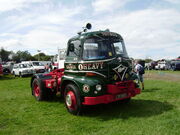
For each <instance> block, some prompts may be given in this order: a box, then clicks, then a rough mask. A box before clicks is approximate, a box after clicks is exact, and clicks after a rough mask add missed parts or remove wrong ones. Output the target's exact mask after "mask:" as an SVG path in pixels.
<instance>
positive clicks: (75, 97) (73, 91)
mask: <svg viewBox="0 0 180 135" xmlns="http://www.w3.org/2000/svg"><path fill="white" fill-rule="evenodd" d="M64 100H65V106H66V108H67V110H68V112H70V113H71V114H74V115H80V113H81V111H82V104H81V99H80V93H79V91H78V88H77V86H75V85H74V84H68V85H67V86H66V87H65V91H64Z"/></svg>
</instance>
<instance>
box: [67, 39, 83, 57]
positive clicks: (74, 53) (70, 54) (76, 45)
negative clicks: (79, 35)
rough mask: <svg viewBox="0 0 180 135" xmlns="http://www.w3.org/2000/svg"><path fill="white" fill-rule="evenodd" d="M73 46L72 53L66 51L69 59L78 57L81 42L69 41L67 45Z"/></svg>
mask: <svg viewBox="0 0 180 135" xmlns="http://www.w3.org/2000/svg"><path fill="white" fill-rule="evenodd" d="M70 44H73V45H74V51H70V49H69V50H68V54H67V56H71V57H77V56H79V55H80V49H81V42H80V41H79V40H74V41H71V42H70V43H69V45H70Z"/></svg>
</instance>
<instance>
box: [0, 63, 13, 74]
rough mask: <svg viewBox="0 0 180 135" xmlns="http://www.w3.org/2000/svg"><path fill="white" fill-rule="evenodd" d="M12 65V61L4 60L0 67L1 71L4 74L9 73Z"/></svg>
mask: <svg viewBox="0 0 180 135" xmlns="http://www.w3.org/2000/svg"><path fill="white" fill-rule="evenodd" d="M13 66H14V62H5V63H3V64H2V68H3V73H4V74H9V73H11V71H12V69H13Z"/></svg>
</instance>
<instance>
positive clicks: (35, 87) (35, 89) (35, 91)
mask: <svg viewBox="0 0 180 135" xmlns="http://www.w3.org/2000/svg"><path fill="white" fill-rule="evenodd" d="M34 94H35V96H36V97H38V96H39V94H40V88H39V86H38V84H37V82H35V83H34Z"/></svg>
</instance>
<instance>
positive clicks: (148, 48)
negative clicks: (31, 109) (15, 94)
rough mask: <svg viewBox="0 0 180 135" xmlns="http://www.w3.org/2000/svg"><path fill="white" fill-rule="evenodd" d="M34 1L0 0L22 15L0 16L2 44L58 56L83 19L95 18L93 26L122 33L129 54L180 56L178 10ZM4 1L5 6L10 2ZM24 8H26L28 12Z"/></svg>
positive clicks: (106, 0)
mask: <svg viewBox="0 0 180 135" xmlns="http://www.w3.org/2000/svg"><path fill="white" fill-rule="evenodd" d="M6 1H7V3H8V2H10V0H6ZM41 1H43V0H33V2H41ZM167 1H170V0H167ZM31 2H32V1H31ZM31 2H29V3H28V4H27V3H26V1H25V0H15V3H17V4H15V5H16V6H15V5H14V7H11V6H10V7H9V9H3V8H1V6H2V5H1V3H2V1H1V0H0V12H1V11H8V10H12V9H19V8H22V10H20V11H18V13H17V12H16V13H14V14H11V15H7V16H6V17H5V18H1V22H0V25H1V26H3V27H1V28H0V47H2V46H4V47H5V49H6V48H7V49H8V50H29V51H30V52H33V54H34V53H37V49H39V50H42V52H46V53H48V54H55V53H56V52H57V48H64V47H66V43H67V40H68V39H69V38H70V37H71V36H74V35H76V32H78V31H79V30H81V28H82V26H84V25H85V23H87V22H91V23H92V26H93V30H99V29H102V30H103V29H106V28H109V29H110V30H111V31H114V32H117V33H119V34H121V35H122V36H123V38H124V39H125V43H126V46H127V50H128V54H129V55H130V56H131V57H134V58H145V57H147V56H148V57H152V58H155V59H158V58H162V57H165V56H166V57H172V58H173V57H177V56H178V55H179V54H178V53H179V52H178V50H179V42H180V32H179V29H178V28H179V26H180V18H179V16H180V12H178V10H176V9H175V8H174V9H173V8H171V9H163V10H162V9H158V8H157V7H156V8H153V7H151V8H148V9H141V10H140V9H139V10H136V11H133V12H131V11H126V12H123V10H122V9H123V6H124V5H125V4H128V3H129V2H130V0H124V1H119V0H113V1H109V0H104V1H103V0H94V1H92V6H91V7H88V6H87V5H76V6H75V5H70V4H69V5H63V4H62V3H61V2H57V3H53V2H52V1H46V2H45V3H41V4H40V5H38V4H37V5H36V6H33V5H35V4H31ZM4 5H6V7H7V5H8V4H4ZM23 7H28V8H27V9H28V10H24V9H23ZM92 7H93V9H92ZM111 11H113V12H111Z"/></svg>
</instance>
